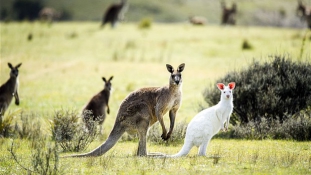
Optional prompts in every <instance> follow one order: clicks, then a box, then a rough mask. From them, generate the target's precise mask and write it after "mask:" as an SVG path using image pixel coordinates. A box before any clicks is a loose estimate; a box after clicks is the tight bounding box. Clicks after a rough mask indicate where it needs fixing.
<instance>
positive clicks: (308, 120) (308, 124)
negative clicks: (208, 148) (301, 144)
mask: <svg viewBox="0 0 311 175" xmlns="http://www.w3.org/2000/svg"><path fill="white" fill-rule="evenodd" d="M215 138H235V139H251V140H262V139H286V140H297V141H310V140H311V110H305V111H301V112H299V113H298V114H297V115H295V116H294V117H292V118H289V119H287V120H285V121H284V122H283V123H280V122H279V120H275V121H273V122H271V123H270V122H267V120H266V119H265V118H261V121H257V122H249V123H247V124H245V125H239V124H238V125H236V126H232V127H231V128H230V131H229V132H221V133H220V134H217V135H216V136H215Z"/></svg>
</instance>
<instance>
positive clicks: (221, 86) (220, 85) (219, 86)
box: [217, 83, 225, 90]
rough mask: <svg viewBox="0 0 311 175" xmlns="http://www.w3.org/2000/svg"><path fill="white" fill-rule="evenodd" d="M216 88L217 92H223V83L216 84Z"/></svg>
mask: <svg viewBox="0 0 311 175" xmlns="http://www.w3.org/2000/svg"><path fill="white" fill-rule="evenodd" d="M217 87H218V89H219V90H224V87H225V85H224V84H223V83H217Z"/></svg>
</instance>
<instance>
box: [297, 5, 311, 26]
mask: <svg viewBox="0 0 311 175" xmlns="http://www.w3.org/2000/svg"><path fill="white" fill-rule="evenodd" d="M296 13H297V15H298V16H299V17H300V20H301V21H304V20H305V21H306V22H307V25H308V28H309V29H311V7H310V6H306V5H304V4H303V3H302V1H298V6H297V10H296Z"/></svg>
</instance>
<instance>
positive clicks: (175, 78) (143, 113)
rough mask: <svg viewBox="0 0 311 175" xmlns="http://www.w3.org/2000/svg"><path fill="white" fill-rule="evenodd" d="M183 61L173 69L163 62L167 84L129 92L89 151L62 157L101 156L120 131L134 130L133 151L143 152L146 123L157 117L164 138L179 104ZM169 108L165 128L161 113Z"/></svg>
mask: <svg viewBox="0 0 311 175" xmlns="http://www.w3.org/2000/svg"><path fill="white" fill-rule="evenodd" d="M184 67H185V64H184V63H183V64H181V65H179V66H178V68H177V70H174V68H173V67H172V66H171V65H169V64H166V68H167V70H168V71H169V72H170V73H171V75H170V79H169V85H168V86H164V87H147V88H141V89H138V90H136V91H134V92H132V93H130V94H129V95H128V96H127V97H126V98H125V99H124V100H123V102H122V103H121V106H120V108H119V111H118V114H117V117H116V121H115V124H114V127H113V129H112V131H111V133H110V134H109V136H108V139H107V140H106V141H105V142H104V143H103V144H102V145H100V146H99V147H97V148H96V149H94V150H93V151H91V152H89V153H85V154H77V155H69V156H65V157H93V156H101V155H103V154H104V153H106V152H107V151H108V150H110V149H111V148H112V147H113V146H114V145H115V144H116V143H117V141H118V140H119V138H120V137H121V136H122V134H123V133H124V132H130V133H132V132H133V131H136V132H138V136H139V144H138V150H137V155H138V156H146V155H147V148H146V140H147V132H148V129H149V127H150V126H152V125H153V124H154V123H155V122H157V121H159V122H160V124H161V127H162V135H161V137H162V139H163V140H168V139H169V138H170V136H171V134H172V132H173V128H174V123H175V118H176V113H177V111H178V109H179V107H180V104H181V98H182V97H181V96H182V76H181V72H182V71H183V70H184ZM167 112H169V118H170V129H169V131H168V132H167V131H166V128H165V125H164V121H163V115H165V114H166V113H167Z"/></svg>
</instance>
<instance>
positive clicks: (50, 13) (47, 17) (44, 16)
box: [39, 7, 61, 23]
mask: <svg viewBox="0 0 311 175" xmlns="http://www.w3.org/2000/svg"><path fill="white" fill-rule="evenodd" d="M60 17H61V13H60V12H58V11H56V10H55V9H54V8H51V7H44V8H42V9H41V10H40V12H39V19H40V20H41V21H46V22H49V23H52V22H53V21H55V20H58V19H59V18H60Z"/></svg>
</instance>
